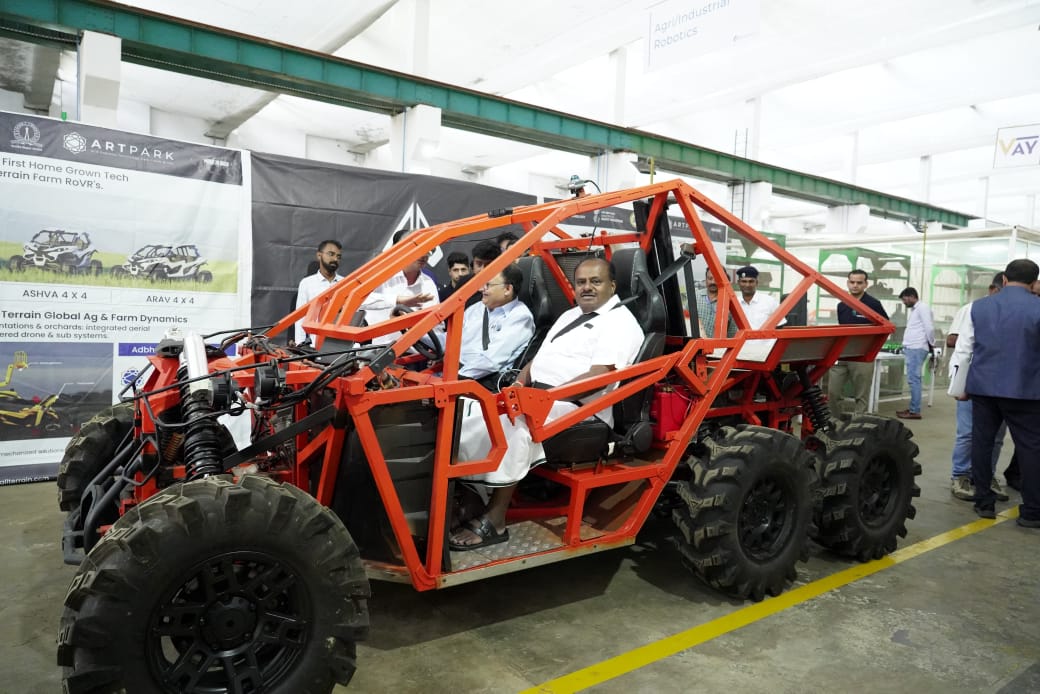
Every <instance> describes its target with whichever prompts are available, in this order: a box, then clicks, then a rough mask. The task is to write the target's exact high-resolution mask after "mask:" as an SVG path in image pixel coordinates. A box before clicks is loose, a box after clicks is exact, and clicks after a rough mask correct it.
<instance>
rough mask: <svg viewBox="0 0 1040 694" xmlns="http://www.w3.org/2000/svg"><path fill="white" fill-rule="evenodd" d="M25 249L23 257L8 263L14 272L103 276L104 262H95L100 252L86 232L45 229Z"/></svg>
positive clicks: (16, 257) (20, 256)
mask: <svg viewBox="0 0 1040 694" xmlns="http://www.w3.org/2000/svg"><path fill="white" fill-rule="evenodd" d="M24 249H25V252H24V253H23V254H22V255H13V256H11V259H10V260H9V261H8V262H7V265H8V267H9V268H10V270H11V271H12V272H21V271H22V270H24V269H26V268H27V267H36V268H43V269H45V270H53V271H55V272H64V273H66V274H70V275H72V274H77V273H84V272H85V273H90V274H91V275H100V274H101V270H102V266H101V261H100V260H94V259H93V257H94V254H95V253H97V249H95V248H93V247H92V246H91V244H90V234H88V233H87V232H85V231H65V230H63V229H44V230H42V231H38V232H36V233H35V234H34V235H33V237H32V240H31V241H29V242H28V243H26V244H25V245H24Z"/></svg>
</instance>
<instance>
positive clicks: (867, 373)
mask: <svg viewBox="0 0 1040 694" xmlns="http://www.w3.org/2000/svg"><path fill="white" fill-rule="evenodd" d="M867 279H868V278H867V273H866V272H864V271H863V270H853V271H852V272H850V273H849V275H848V281H847V282H846V284H847V285H848V288H849V294H851V295H852V296H853V298H856V299H859V300H860V301H862V302H863V303H864V304H866V305H867V307H868V308H870V309H871V310H873V311H875V312H876V313H879V314H881V315H882V316H883V317H884V318H885V319H887V318H888V314H887V313H886V312H885V307H884V306H882V305H881V302H880V301H878V300H877V299H875V298H874V297H872V296H871V295H870V294H867ZM838 322H839V323H841V324H842V325H855V324H862V325H869V324H870V320H869V319H868V318H867V317H866V316H863V315H861V314H860V313H859V312H858V311H856V309H854V308H852V307H851V306H849V305H848V304H846V303H845V302H844V301H842V302H841V303H840V304H838ZM873 377H874V363H873V362H869V361H868V362H863V361H839V362H838V363H837V364H835V365H834V366H833V367H832V368H831V370H830V373H829V374H828V385H827V397H828V399H829V400H830V403H831V409H833V410H834V411H835V412H836V413H838V412H840V411H841V410H842V409H845V408H842V399H843V397H844V395H843V392H842V391H843V390H844V389H845V382H846V381H849V382H850V383H851V384H852V397H853V398H854V399H855V403H854V404H853V405H852V411H853V412H866V411H867V401H868V399H869V397H870V383H871V381H872V380H873Z"/></svg>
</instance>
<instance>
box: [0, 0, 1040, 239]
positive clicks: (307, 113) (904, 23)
mask: <svg viewBox="0 0 1040 694" xmlns="http://www.w3.org/2000/svg"><path fill="white" fill-rule="evenodd" d="M720 1H722V0H711V2H716V3H717V2H720ZM705 2H706V4H707V3H708V0H705ZM127 5H128V6H130V7H133V8H136V9H139V10H148V11H154V12H160V13H163V14H166V15H170V16H172V17H178V18H183V19H187V20H190V21H193V22H198V23H203V24H207V25H212V26H214V27H219V28H220V29H222V30H229V31H233V32H238V33H241V34H245V35H249V36H255V37H260V38H264V39H270V40H273V41H278V42H280V43H284V44H289V45H292V46H298V47H302V48H307V49H311V50H315V51H320V52H322V53H327V54H331V55H334V56H337V57H340V58H345V59H348V60H352V61H358V62H361V63H366V64H370V65H373V66H378V67H380V68H384V69H389V70H395V71H399V72H401V73H407V74H410V75H415V76H418V77H421V78H427V79H430V80H436V81H438V82H443V83H447V84H450V85H456V86H458V87H461V88H465V89H471V90H478V91H481V92H487V93H490V94H493V95H499V96H502V97H506V98H508V99H512V100H516V101H520V102H525V103H529V104H532V105H535V106H539V107H543V108H551V109H554V110H556V111H562V112H565V113H569V114H573V115H574V116H577V117H581V118H586V119H591V120H595V121H601V122H604V123H610V124H614V125H617V126H621V127H624V128H632V129H637V130H639V131H646V132H649V133H654V134H656V135H659V136H662V137H664V138H672V139H674V140H677V141H681V142H686V143H692V144H695V145H697V146H700V147H704V148H709V149H714V150H719V151H720V152H724V153H727V154H731V155H737V156H739V157H748V158H751V159H756V160H759V161H762V162H765V163H767V164H771V165H773V166H777V167H783V168H786V169H793V170H796V171H801V172H806V173H809V174H813V175H816V176H821V177H825V178H831V179H836V180H838V181H843V182H846V183H850V184H854V185H856V186H859V187H863V188H869V189H874V190H878V191H882V192H884V193H886V194H889V195H892V196H898V197H902V198H909V199H913V200H918V201H922V202H926V203H929V204H931V205H934V206H936V207H939V208H946V209H950V210H956V211H959V212H962V213H964V214H965V215H967V216H985V217H987V218H988V219H990V220H993V221H995V222H1000V223H1004V224H1024V225H1027V226H1028V225H1035V224H1036V222H1037V215H1038V206H1037V200H1036V193H1037V191H1038V190H1040V167H1020V168H994V153H995V146H996V139H997V137H996V136H997V130H998V128H1003V127H1009V126H1022V125H1029V124H1032V123H1040V70H1037V69H1036V68H1037V66H1040V31H1038V27H1040V0H913V1H911V2H907V1H906V0H872V1H871V2H862V1H859V0H850V1H849V2H842V3H835V2H832V1H831V2H828V1H825V0H760V2H759V4H758V9H757V21H756V22H755V23H754V24H753V25H750V26H749V31H748V32H747V33H746V34H739V33H738V34H737V35H735V36H734V37H733V38H732V40H730V41H728V42H727V43H726V45H723V46H721V47H719V48H716V49H715V50H712V51H710V52H708V53H705V54H702V55H695V56H692V57H690V58H688V59H684V60H681V61H678V62H674V63H672V64H668V65H664V66H654V69H650V68H649V67H648V66H647V61H646V54H647V50H646V37H647V33H648V24H649V10H650V9H651V8H652V6H653V5H654V3H653V2H651V1H650V0H644V2H630V1H627V0H597V1H596V2H592V1H590V0H571V1H569V2H566V1H565V2H561V1H560V0H555V1H552V2H550V1H548V0H525V2H522V3H507V2H498V1H492V2H481V3H475V2H468V1H466V0H355V1H354V2H350V3H330V2H328V1H327V0H294V2H291V3H287V2H283V1H281V0H257V1H248V0H176V1H174V0H140V1H138V2H132V3H127ZM58 51H59V49H57V48H48V47H46V46H40V45H38V44H35V45H34V44H29V43H24V42H22V41H19V40H17V39H15V38H7V39H3V40H2V42H0V89H4V90H8V91H11V92H18V93H21V94H25V98H26V102H25V103H26V106H27V107H31V108H35V109H40V108H41V105H42V104H43V102H47V101H48V98H47V97H52V99H53V100H57V101H61V100H62V99H67V98H68V97H67V95H68V90H67V89H66V90H63V89H62V88H61V86H60V85H61V83H71V84H75V60H74V57H73V56H74V54H72V53H71V52H69V51H65V53H64V59H63V60H60V61H59V59H58V58H59V52H58ZM213 77H215V78H216V77H219V76H218V75H213ZM55 78H56V79H57V84H55ZM51 85H54V87H53V89H52V90H51V93H50V94H46V91H47V87H49V86H51ZM120 98H121V100H122V101H123V102H125V104H126V107H127V109H132V108H134V107H135V106H138V107H140V106H141V105H145V106H147V107H148V108H149V109H151V110H152V112H158V113H167V114H183V115H186V116H190V117H193V118H196V119H199V120H200V121H203V122H204V127H203V128H202V129H203V130H205V133H204V134H208V135H209V136H211V137H219V138H222V139H224V141H226V142H228V143H229V144H235V143H236V142H241V143H244V144H250V143H251V140H250V137H249V134H250V133H251V132H252V133H271V132H279V131H284V132H294V133H297V132H302V133H304V134H305V135H310V136H314V137H320V138H324V139H327V140H329V141H332V142H335V143H337V144H338V145H339V146H340V147H341V148H342V149H343V150H345V151H347V152H351V153H352V155H353V156H354V157H355V159H356V161H357V162H358V163H363V164H365V165H386V166H392V162H391V161H389V158H388V157H387V156H385V155H383V156H381V155H380V152H381V151H383V150H384V149H385V147H386V145H385V144H384V143H385V142H386V140H387V139H388V138H389V133H390V116H389V115H386V114H383V113H374V112H372V111H370V110H363V109H354V108H347V107H344V106H339V105H333V104H329V103H322V102H320V101H313V100H308V99H305V98H301V97H299V96H291V95H286V94H282V95H276V94H272V93H269V92H267V91H264V90H262V89H254V88H249V87H246V86H239V85H231V84H226V83H223V82H221V81H219V80H218V79H203V78H201V77H198V76H189V75H184V74H177V73H174V72H169V71H166V70H163V69H160V68H159V67H154V66H144V65H138V64H130V63H126V64H124V70H123V74H122V82H121V87H120ZM57 107H58V109H59V110H62V109H66V107H67V104H63V103H58V104H57ZM121 108H122V106H121ZM52 110H53V107H52ZM1038 132H1040V129H1038ZM200 139H201V138H200ZM270 144H271V146H269V147H266V149H272V148H273V149H275V150H276V149H277V143H276V142H272V143H270ZM435 159H436V162H435V165H434V166H433V169H432V170H433V172H434V173H441V174H444V175H455V176H468V177H471V178H474V179H476V180H482V181H486V182H492V183H494V182H495V181H496V178H495V176H494V175H493V174H494V173H495V172H496V171H499V170H510V171H514V172H515V171H525V172H529V173H530V175H531V176H540V177H545V178H554V179H565V178H566V177H567V175H569V174H570V173H572V172H573V170H574V169H575V168H576V167H577V166H579V165H580V163H581V161H583V159H582V158H581V157H579V155H576V154H573V153H567V154H565V153H559V152H553V151H551V150H550V149H548V148H545V147H539V146H536V145H533V144H530V143H520V142H508V141H506V140H503V139H501V138H491V137H488V136H486V135H480V134H475V133H473V132H466V131H464V130H456V129H445V132H444V134H443V135H442V137H441V141H440V145H439V148H438V150H437V152H436V154H435ZM662 173H664V172H662ZM773 211H774V213H775V214H776V215H777V216H778V217H781V216H782V217H788V218H789V217H792V216H797V215H800V214H804V215H806V218H807V219H808V218H810V217H811V215H812V214H813V213H814V209H813V208H812V206H809V205H807V204H806V203H804V202H789V203H787V204H784V205H776V206H775V207H774V210H773Z"/></svg>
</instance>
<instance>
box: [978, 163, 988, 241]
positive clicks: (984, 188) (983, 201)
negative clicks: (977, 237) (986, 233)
mask: <svg viewBox="0 0 1040 694" xmlns="http://www.w3.org/2000/svg"><path fill="white" fill-rule="evenodd" d="M978 210H979V216H980V217H981V218H982V228H983V229H985V228H986V227H987V226H989V176H982V177H981V178H979V207H978Z"/></svg>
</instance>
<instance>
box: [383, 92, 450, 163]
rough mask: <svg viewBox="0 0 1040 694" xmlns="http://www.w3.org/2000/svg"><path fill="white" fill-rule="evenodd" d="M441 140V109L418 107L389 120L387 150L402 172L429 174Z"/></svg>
mask: <svg viewBox="0 0 1040 694" xmlns="http://www.w3.org/2000/svg"><path fill="white" fill-rule="evenodd" d="M440 141H441V110H440V109H439V108H435V107H433V106H427V105H425V104H419V105H417V106H413V107H412V108H410V109H408V110H407V111H405V112H404V113H399V114H397V115H396V116H394V117H393V120H392V121H391V125H390V151H391V154H392V156H393V161H394V165H395V167H396V168H398V170H399V171H401V172H402V173H418V174H429V173H430V171H431V161H432V160H433V158H434V157H435V155H436V154H437V148H438V147H439V146H440Z"/></svg>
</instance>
